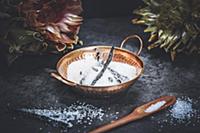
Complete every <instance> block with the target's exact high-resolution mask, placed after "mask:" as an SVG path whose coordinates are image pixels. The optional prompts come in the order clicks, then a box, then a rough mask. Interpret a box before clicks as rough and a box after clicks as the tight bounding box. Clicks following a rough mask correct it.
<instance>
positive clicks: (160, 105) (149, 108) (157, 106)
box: [144, 101, 166, 113]
mask: <svg viewBox="0 0 200 133" xmlns="http://www.w3.org/2000/svg"><path fill="white" fill-rule="evenodd" d="M165 103H166V101H159V102H157V103H155V104H152V105H151V106H149V107H148V108H147V109H146V110H145V111H144V112H146V113H150V112H153V111H156V110H158V109H159V108H160V107H162V106H163V105H165Z"/></svg>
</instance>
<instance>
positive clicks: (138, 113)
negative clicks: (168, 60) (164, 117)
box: [89, 96, 176, 133]
mask: <svg viewBox="0 0 200 133" xmlns="http://www.w3.org/2000/svg"><path fill="white" fill-rule="evenodd" d="M161 101H163V102H164V101H165V103H164V104H163V105H162V106H161V107H160V108H157V109H155V110H152V111H147V108H148V107H150V106H151V105H152V106H153V105H155V104H156V103H157V102H161ZM175 101H176V97H174V96H163V97H160V98H158V99H156V100H154V101H151V102H149V103H146V104H144V105H142V106H140V107H137V108H136V109H135V110H133V111H132V112H131V113H130V114H129V115H127V116H125V117H123V118H121V119H119V120H116V121H113V122H111V123H109V124H107V125H104V126H102V127H99V128H97V129H95V130H93V131H90V132H89V133H103V132H106V131H109V130H111V129H113V128H116V127H119V126H122V125H124V124H127V123H129V122H132V121H135V120H138V119H141V118H143V117H145V116H149V115H151V114H153V113H156V112H158V111H160V110H162V109H165V108H167V107H169V106H170V105H172V104H174V103H175Z"/></svg>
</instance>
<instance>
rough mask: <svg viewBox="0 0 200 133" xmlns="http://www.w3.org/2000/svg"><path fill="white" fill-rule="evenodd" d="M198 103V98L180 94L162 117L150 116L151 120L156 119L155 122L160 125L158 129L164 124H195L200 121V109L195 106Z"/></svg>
mask: <svg viewBox="0 0 200 133" xmlns="http://www.w3.org/2000/svg"><path fill="white" fill-rule="evenodd" d="M198 104H199V101H198V100H194V99H192V98H190V97H187V96H182V97H179V98H177V100H176V103H175V104H174V105H173V106H172V107H171V108H169V109H168V110H167V111H166V113H165V114H164V116H163V117H162V118H158V119H157V118H156V117H151V118H152V120H156V123H157V124H158V125H159V127H160V129H159V131H162V130H161V129H162V128H163V127H164V126H165V125H166V124H167V125H171V126H176V125H184V126H196V125H195V123H200V114H199V112H200V110H199V109H198V108H196V105H198Z"/></svg>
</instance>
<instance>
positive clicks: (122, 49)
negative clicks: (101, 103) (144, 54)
mask: <svg viewBox="0 0 200 133" xmlns="http://www.w3.org/2000/svg"><path fill="white" fill-rule="evenodd" d="M133 38H137V39H138V40H139V41H140V48H139V50H138V52H137V53H136V54H135V53H133V52H132V51H130V50H127V49H124V48H123V46H124V43H125V42H127V41H128V40H129V39H133ZM111 47H112V46H106V45H95V46H87V47H83V48H79V49H76V50H73V51H71V52H69V53H67V54H65V55H64V56H63V57H62V58H61V59H60V60H59V61H58V63H57V65H56V69H57V73H58V75H59V76H60V77H61V78H62V79H63V80H65V81H66V82H67V83H68V85H71V86H77V87H78V86H79V87H88V88H92V89H99V88H101V89H103V88H107V89H108V88H109V87H117V86H121V85H126V84H128V83H131V82H134V81H135V80H136V79H138V78H139V77H140V76H141V75H142V74H143V72H144V63H143V61H142V60H141V59H140V57H139V54H140V52H141V50H142V48H143V42H142V39H141V38H140V37H139V36H138V35H131V36H128V37H126V38H125V39H124V40H123V41H122V43H121V45H120V47H115V49H116V50H121V51H123V52H127V53H129V54H131V55H133V56H134V57H136V58H137V59H138V60H139V62H140V64H141V70H140V72H139V74H137V76H136V77H134V78H133V79H130V80H128V81H126V82H123V83H120V84H116V85H108V86H91V85H82V84H79V83H76V82H73V81H70V80H68V79H66V78H65V77H63V76H62V74H60V72H59V70H58V69H59V67H60V64H62V62H63V60H65V58H66V57H67V56H69V54H73V53H76V52H78V51H84V50H87V49H89V50H91V49H94V48H111ZM137 62H138V61H137ZM52 76H53V77H55V75H52ZM67 83H66V84H67Z"/></svg>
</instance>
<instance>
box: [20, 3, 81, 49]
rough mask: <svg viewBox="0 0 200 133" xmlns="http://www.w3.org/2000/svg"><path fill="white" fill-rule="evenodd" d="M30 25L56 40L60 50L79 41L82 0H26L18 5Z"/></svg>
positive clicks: (46, 36) (46, 37) (50, 39)
mask: <svg viewBox="0 0 200 133" xmlns="http://www.w3.org/2000/svg"><path fill="white" fill-rule="evenodd" d="M18 9H19V11H20V13H21V14H22V15H23V16H24V17H25V21H26V23H27V25H28V26H30V27H32V28H33V29H34V30H36V31H38V32H40V33H41V34H42V35H43V36H44V37H45V39H47V40H49V41H52V42H54V43H55V44H56V45H55V47H56V48H57V50H58V51H64V50H65V49H66V48H73V44H77V43H78V40H79V39H78V36H77V34H78V32H79V28H80V25H81V23H82V20H83V19H82V17H80V16H78V15H79V14H80V13H81V12H82V8H81V2H80V0H24V1H23V2H21V3H20V4H19V6H18Z"/></svg>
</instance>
